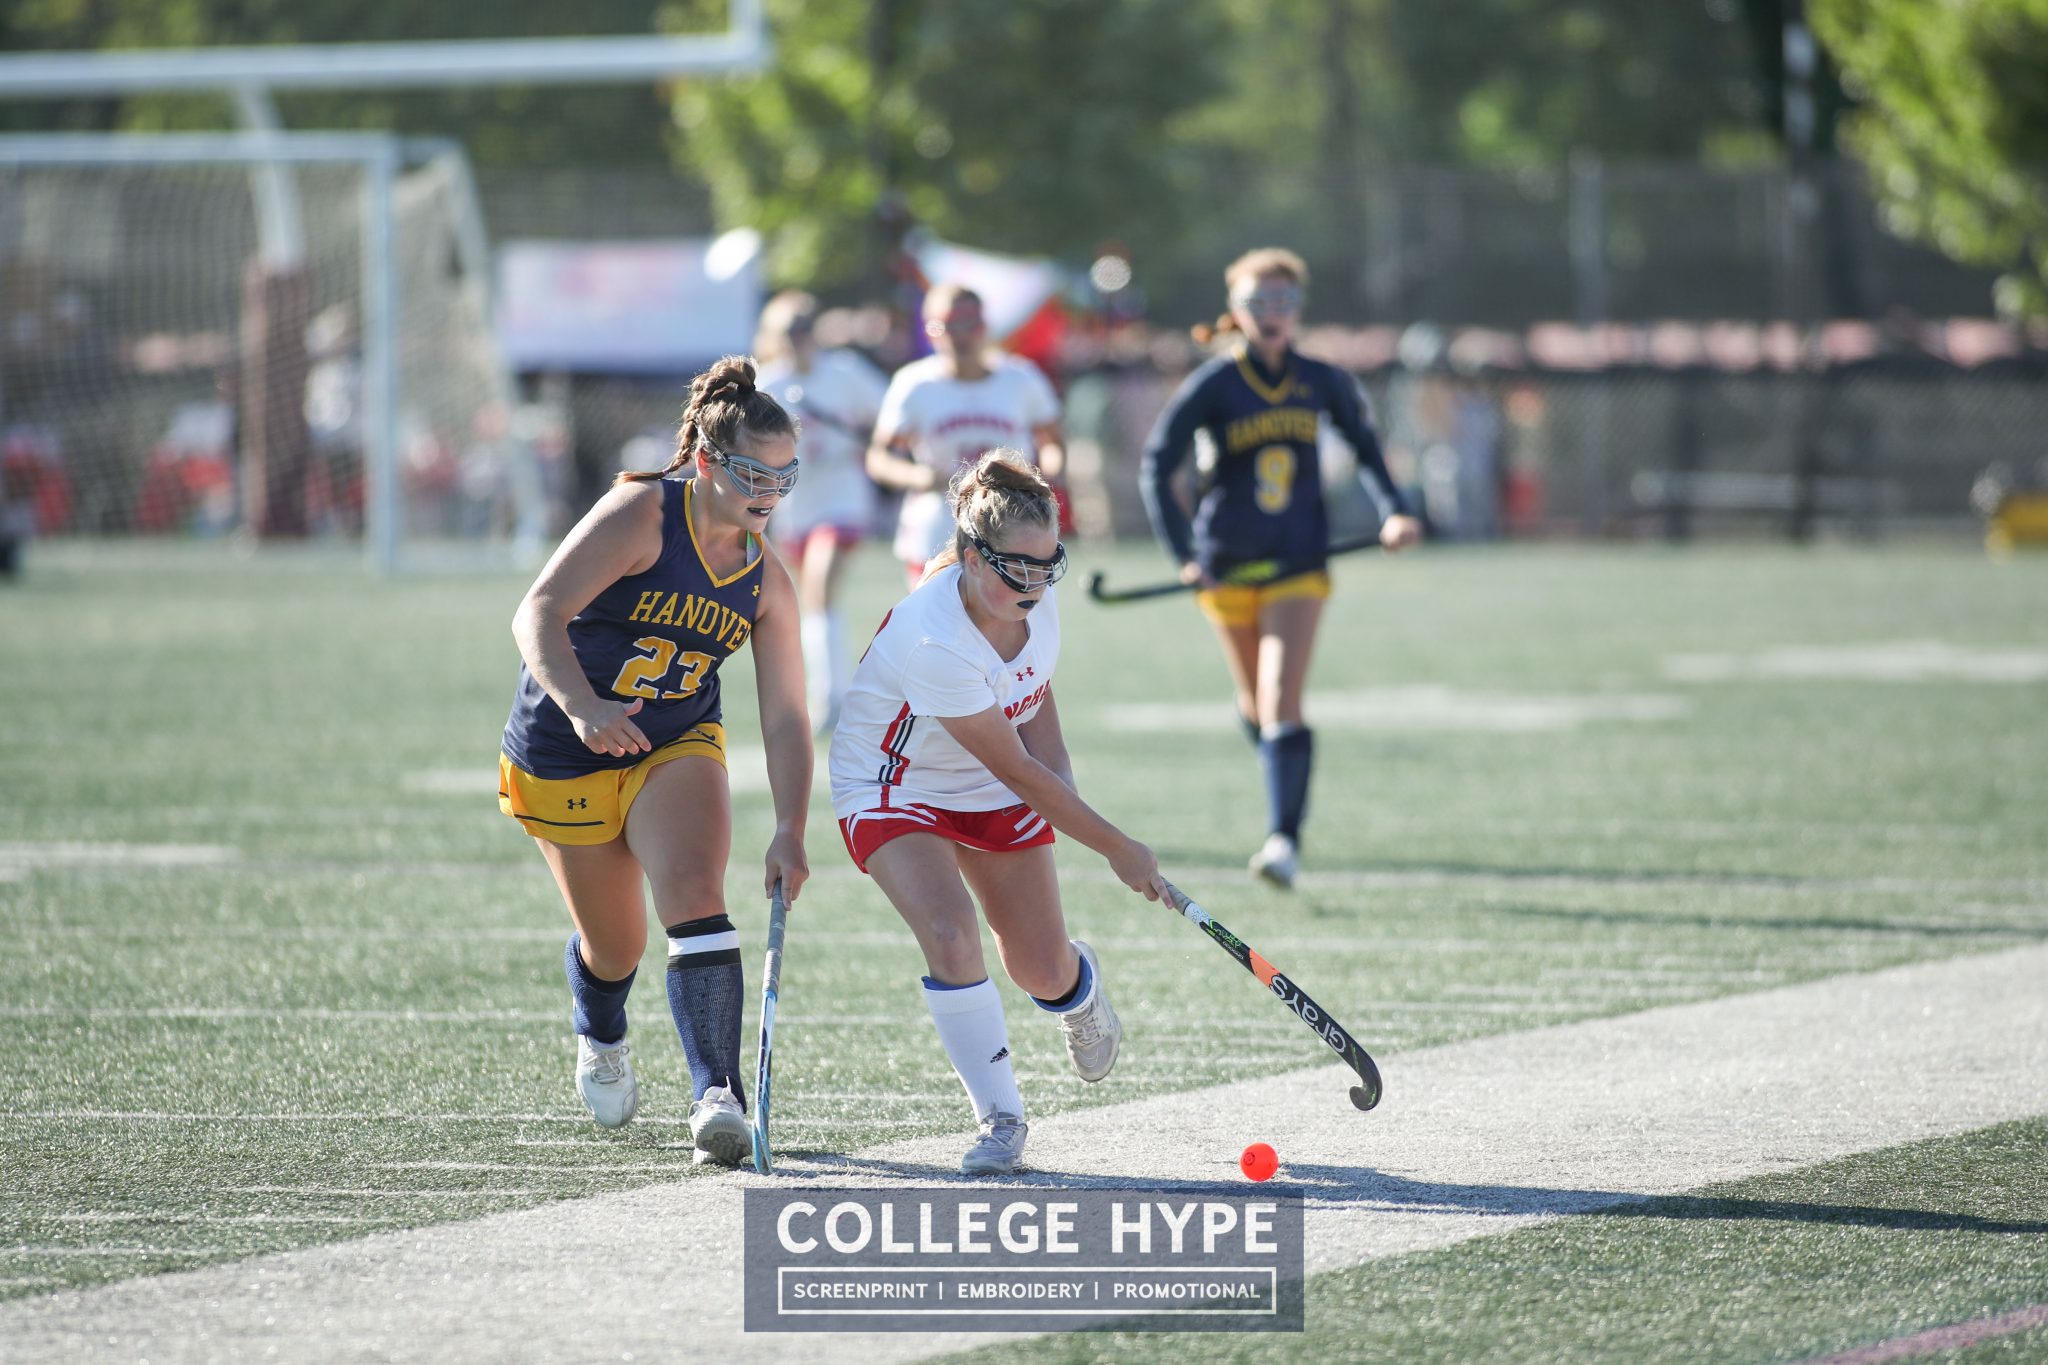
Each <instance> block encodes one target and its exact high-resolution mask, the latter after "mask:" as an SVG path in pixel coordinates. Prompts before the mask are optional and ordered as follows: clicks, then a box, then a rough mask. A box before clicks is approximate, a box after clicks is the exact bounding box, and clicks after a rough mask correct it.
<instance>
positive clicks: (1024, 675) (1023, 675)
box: [1017, 668, 1038, 682]
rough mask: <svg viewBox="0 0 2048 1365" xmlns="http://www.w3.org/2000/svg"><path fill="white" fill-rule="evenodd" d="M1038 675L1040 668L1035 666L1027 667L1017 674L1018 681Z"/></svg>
mask: <svg viewBox="0 0 2048 1365" xmlns="http://www.w3.org/2000/svg"><path fill="white" fill-rule="evenodd" d="M1037 676H1038V670H1037V669H1035V668H1027V669H1025V670H1024V671H1023V672H1022V673H1019V674H1018V675H1017V681H1018V682H1023V681H1024V680H1025V679H1026V678H1035V677H1037Z"/></svg>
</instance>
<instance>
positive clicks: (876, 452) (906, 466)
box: [867, 431, 945, 493]
mask: <svg viewBox="0 0 2048 1365" xmlns="http://www.w3.org/2000/svg"><path fill="white" fill-rule="evenodd" d="M867 467H868V477H869V478H871V479H873V480H874V481H875V482H876V483H878V484H880V485H881V486H882V487H884V488H893V489H895V490H897V491H898V492H901V493H929V492H931V491H933V490H934V489H937V488H941V487H944V486H945V480H944V479H943V478H941V477H940V475H939V472H938V471H937V470H936V469H933V468H932V467H931V466H929V465H926V464H921V463H919V462H918V461H917V460H916V459H914V458H912V456H911V454H910V435H909V433H907V432H901V431H896V432H890V433H888V434H887V435H883V434H881V433H879V432H878V433H876V436H875V443H874V444H873V445H871V446H869V447H868V458H867Z"/></svg>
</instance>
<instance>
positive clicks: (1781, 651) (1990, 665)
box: [1663, 640, 2048, 683]
mask: <svg viewBox="0 0 2048 1365" xmlns="http://www.w3.org/2000/svg"><path fill="white" fill-rule="evenodd" d="M1663 671H1664V676H1665V677H1666V678H1669V679H1670V680H1672V681H1673V682H1687V683H1717V682H1731V681H1735V680H1738V679H1742V680H1753V679H1760V678H1762V679H1790V680H1799V681H1814V680H1826V681H1831V682H1841V681H1846V682H1888V683H1919V682H1982V683H2035V682H2048V650H2044V649H1983V648H1978V647H1975V646H1970V645H1952V644H1949V643H1947V642H1946V641H1942V640H1891V641H1885V642H1882V643H1876V644H1859V645H1793V646H1785V647H1782V648H1778V649H1767V650H1763V651H1761V652H1759V653H1756V654H1673V655H1669V656H1667V657H1666V658H1665V659H1664V661H1663Z"/></svg>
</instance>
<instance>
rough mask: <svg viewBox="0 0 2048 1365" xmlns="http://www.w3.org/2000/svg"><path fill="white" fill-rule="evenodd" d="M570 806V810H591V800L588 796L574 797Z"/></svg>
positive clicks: (569, 802) (569, 803) (570, 801)
mask: <svg viewBox="0 0 2048 1365" xmlns="http://www.w3.org/2000/svg"><path fill="white" fill-rule="evenodd" d="M568 806H569V809H570V810H589V809H590V798H589V797H587V796H572V797H570V798H569V801H568Z"/></svg>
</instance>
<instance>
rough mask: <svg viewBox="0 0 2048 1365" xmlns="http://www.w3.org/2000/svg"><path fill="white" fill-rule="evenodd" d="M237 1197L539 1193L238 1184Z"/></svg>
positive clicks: (445, 1196) (511, 1196)
mask: <svg viewBox="0 0 2048 1365" xmlns="http://www.w3.org/2000/svg"><path fill="white" fill-rule="evenodd" d="M235 1193H236V1194H290V1195H299V1196H303V1197H305V1198H308V1199H515V1198H525V1197H527V1196H530V1195H535V1194H539V1193H540V1191H539V1190H524V1189H506V1188H503V1187H500V1188H498V1189H494V1190H364V1189H353V1188H344V1187H341V1186H337V1185H238V1186H236V1187H235Z"/></svg>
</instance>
